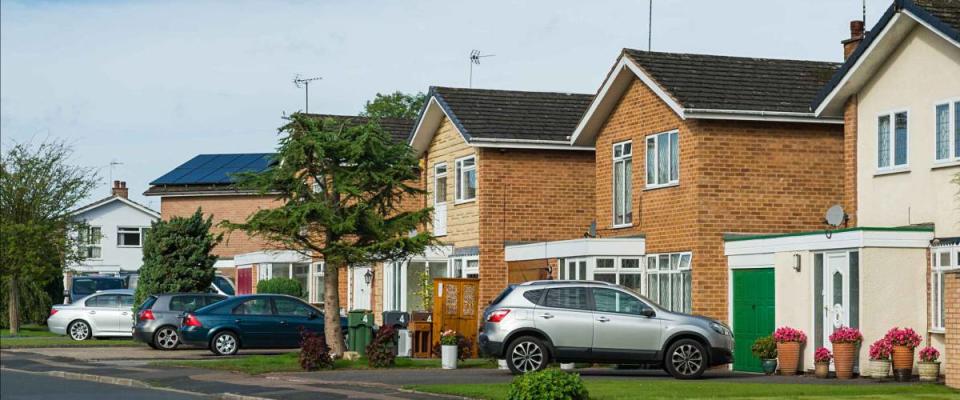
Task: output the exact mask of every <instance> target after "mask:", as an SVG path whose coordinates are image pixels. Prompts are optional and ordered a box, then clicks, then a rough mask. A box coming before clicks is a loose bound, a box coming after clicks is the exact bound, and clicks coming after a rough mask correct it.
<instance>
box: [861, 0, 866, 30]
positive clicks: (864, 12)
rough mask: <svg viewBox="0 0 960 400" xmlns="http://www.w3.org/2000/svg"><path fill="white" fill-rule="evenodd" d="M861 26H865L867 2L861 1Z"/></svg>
mask: <svg viewBox="0 0 960 400" xmlns="http://www.w3.org/2000/svg"><path fill="white" fill-rule="evenodd" d="M862 18H863V19H861V21H863V26H867V0H863V17H862Z"/></svg>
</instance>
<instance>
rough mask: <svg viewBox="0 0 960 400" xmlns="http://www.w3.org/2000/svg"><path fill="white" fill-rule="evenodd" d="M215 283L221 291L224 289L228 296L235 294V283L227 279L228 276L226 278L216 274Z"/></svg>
mask: <svg viewBox="0 0 960 400" xmlns="http://www.w3.org/2000/svg"><path fill="white" fill-rule="evenodd" d="M213 284H214V285H217V287H218V288H219V289H220V291H222V292H223V293H224V294H226V295H228V296H233V295H234V292H233V285H231V284H230V281H229V280H227V278H224V277H222V276H216V277H214V278H213Z"/></svg>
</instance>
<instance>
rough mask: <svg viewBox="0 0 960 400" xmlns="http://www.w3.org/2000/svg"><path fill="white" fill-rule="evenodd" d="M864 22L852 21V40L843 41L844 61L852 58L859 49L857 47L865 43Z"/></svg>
mask: <svg viewBox="0 0 960 400" xmlns="http://www.w3.org/2000/svg"><path fill="white" fill-rule="evenodd" d="M863 34H864V31H863V21H860V20H853V21H850V38H849V39H846V40H843V41H841V42H840V43H843V59H844V60H846V59H847V58H849V57H850V54H852V53H853V51H854V50H856V49H857V46H858V45H860V42H862V41H863Z"/></svg>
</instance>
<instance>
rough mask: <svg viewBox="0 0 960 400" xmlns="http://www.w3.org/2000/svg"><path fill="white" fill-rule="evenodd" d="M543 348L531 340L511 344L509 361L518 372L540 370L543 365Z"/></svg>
mask: <svg viewBox="0 0 960 400" xmlns="http://www.w3.org/2000/svg"><path fill="white" fill-rule="evenodd" d="M543 358H544V357H543V349H541V348H540V345H538V344H537V343H535V342H533V341H523V342H520V343H518V344H517V345H516V346H513V351H512V352H511V353H510V362H511V363H512V364H513V366H514V368H516V369H517V370H518V371H520V372H532V371H538V370H540V367H541V366H542V365H543V361H544V360H543Z"/></svg>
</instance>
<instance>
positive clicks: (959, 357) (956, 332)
mask: <svg viewBox="0 0 960 400" xmlns="http://www.w3.org/2000/svg"><path fill="white" fill-rule="evenodd" d="M943 281H944V282H943V283H944V287H943V288H944V291H945V292H946V295H945V296H944V304H945V305H946V318H947V322H946V326H945V328H946V332H947V335H946V336H947V346H946V348H947V349H946V354H944V356H943V360H944V362H943V364H942V365H941V367H942V371H941V373H943V374H944V375H946V377H947V386H950V387H954V388H958V389H960V271H955V272H953V273H948V274H946V275H945V276H944V280H943Z"/></svg>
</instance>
